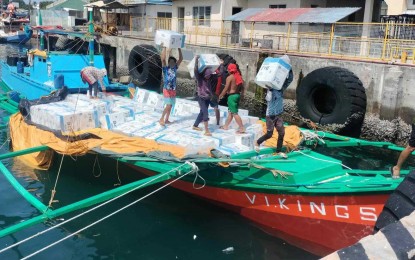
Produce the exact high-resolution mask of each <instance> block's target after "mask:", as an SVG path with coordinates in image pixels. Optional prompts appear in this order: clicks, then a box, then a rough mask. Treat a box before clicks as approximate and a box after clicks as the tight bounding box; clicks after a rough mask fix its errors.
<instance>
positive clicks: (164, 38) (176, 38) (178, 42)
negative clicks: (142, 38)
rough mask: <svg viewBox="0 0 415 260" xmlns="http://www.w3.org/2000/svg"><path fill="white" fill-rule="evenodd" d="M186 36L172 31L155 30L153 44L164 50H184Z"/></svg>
mask: <svg viewBox="0 0 415 260" xmlns="http://www.w3.org/2000/svg"><path fill="white" fill-rule="evenodd" d="M185 39H186V36H185V35H184V34H180V33H177V32H174V31H168V30H157V31H156V36H155V37H154V42H155V43H156V45H161V44H162V43H163V47H166V48H184V43H185Z"/></svg>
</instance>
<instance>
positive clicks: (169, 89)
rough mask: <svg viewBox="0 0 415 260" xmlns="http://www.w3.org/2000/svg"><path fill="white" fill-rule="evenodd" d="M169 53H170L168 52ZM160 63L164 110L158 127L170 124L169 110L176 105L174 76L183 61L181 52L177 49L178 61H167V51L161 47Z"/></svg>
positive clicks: (173, 59)
mask: <svg viewBox="0 0 415 260" xmlns="http://www.w3.org/2000/svg"><path fill="white" fill-rule="evenodd" d="M169 52H170V51H169ZM160 56H161V63H162V66H163V77H164V86H163V96H164V105H165V107H164V110H163V113H162V115H161V118H160V121H159V122H160V125H162V126H164V125H166V124H171V123H172V122H170V121H169V117H170V113H171V110H172V108H173V106H174V104H175V103H176V74H177V69H178V68H179V66H180V64H181V63H182V61H183V55H182V50H181V49H180V48H179V60H176V58H174V57H172V56H169V59H168V61H166V57H167V49H166V48H165V47H163V51H162V52H161V55H160Z"/></svg>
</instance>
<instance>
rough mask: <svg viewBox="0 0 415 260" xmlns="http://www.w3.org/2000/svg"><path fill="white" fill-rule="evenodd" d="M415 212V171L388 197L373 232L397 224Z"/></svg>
mask: <svg viewBox="0 0 415 260" xmlns="http://www.w3.org/2000/svg"><path fill="white" fill-rule="evenodd" d="M414 210H415V171H412V172H411V173H409V174H408V175H407V176H406V177H405V179H404V180H403V181H402V182H401V184H399V186H398V187H397V188H396V190H395V191H394V192H393V193H392V194H391V195H390V196H389V198H388V200H387V201H386V203H385V206H384V207H383V210H382V212H381V213H380V215H379V217H378V219H377V221H376V224H375V228H374V231H375V232H377V231H379V230H380V229H382V228H384V227H386V226H387V225H389V224H392V223H395V222H398V221H399V220H400V219H401V218H404V217H406V216H409V215H410V214H411V213H412V212H413V211H414Z"/></svg>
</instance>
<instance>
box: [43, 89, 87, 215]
mask: <svg viewBox="0 0 415 260" xmlns="http://www.w3.org/2000/svg"><path fill="white" fill-rule="evenodd" d="M79 91H80V90H79ZM78 101H79V92H78V96H77V97H76V102H75V108H74V112H73V115H75V112H76V108H77V106H78ZM73 120H74V117H72V122H71V123H72V125H73V123H74V122H73ZM72 132H73V129H72ZM69 137H70V135H68V137H67V139H66V144H65V152H66V151H67V150H68V146H69ZM64 158H65V153H64V154H63V155H62V158H61V161H60V164H59V170H58V174H57V176H56V180H55V185H54V186H53V189H52V191H51V196H50V200H49V204H48V209H49V208H50V207H51V206H52V204H53V203H54V202H58V200H55V199H54V198H55V195H56V187H57V186H58V181H59V177H60V174H61V170H62V165H63V159H64Z"/></svg>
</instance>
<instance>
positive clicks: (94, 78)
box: [81, 66, 107, 99]
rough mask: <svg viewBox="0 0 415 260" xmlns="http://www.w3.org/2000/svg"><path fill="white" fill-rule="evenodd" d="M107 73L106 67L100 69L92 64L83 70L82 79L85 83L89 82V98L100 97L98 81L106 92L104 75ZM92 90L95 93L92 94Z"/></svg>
mask: <svg viewBox="0 0 415 260" xmlns="http://www.w3.org/2000/svg"><path fill="white" fill-rule="evenodd" d="M106 75H107V70H106V69H98V68H95V67H92V66H88V67H85V68H83V69H82V70H81V79H82V82H83V83H88V85H89V88H88V93H89V98H95V99H97V98H98V82H99V84H100V86H101V88H102V91H104V92H105V85H104V77H105V76H106ZM92 91H94V94H93V95H92Z"/></svg>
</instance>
